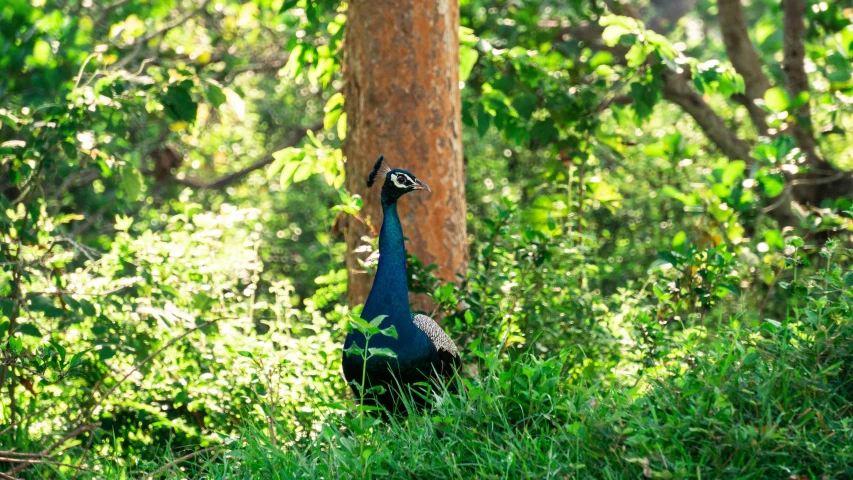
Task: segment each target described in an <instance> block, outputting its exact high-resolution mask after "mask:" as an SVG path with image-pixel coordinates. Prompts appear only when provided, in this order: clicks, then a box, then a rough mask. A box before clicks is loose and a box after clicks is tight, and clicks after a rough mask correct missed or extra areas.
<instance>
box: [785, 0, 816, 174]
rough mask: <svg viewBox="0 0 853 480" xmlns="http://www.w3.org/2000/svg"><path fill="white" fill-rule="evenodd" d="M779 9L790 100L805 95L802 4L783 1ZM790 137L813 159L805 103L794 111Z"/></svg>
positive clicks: (797, 0) (804, 32) (806, 89)
mask: <svg viewBox="0 0 853 480" xmlns="http://www.w3.org/2000/svg"><path fill="white" fill-rule="evenodd" d="M782 8H783V10H784V12H785V30H784V36H785V38H784V44H783V53H784V60H783V62H782V71H783V72H785V83H786V85H787V88H788V95H789V96H790V97H791V98H792V99H793V98H796V97H797V95H799V94H801V93H803V92H806V93H808V91H809V77H808V75H807V74H806V68H805V55H806V48H805V35H806V25H805V18H806V2H805V0H783V2H782ZM791 135H792V136H793V137H794V139H795V140H796V141H797V143H798V144H799V145H800V148H802V149H803V151H804V152H806V155H808V157H809V160H813V159H815V158H816V157H817V153H816V152H815V149H816V147H817V144H816V142H815V139H814V137H813V136H812V128H811V109H810V107H809V102H805V103H803V105H802V106H801V107H800V108H799V109H797V112H796V114H795V119H794V123H793V124H792V125H791Z"/></svg>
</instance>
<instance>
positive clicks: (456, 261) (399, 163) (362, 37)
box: [344, 0, 468, 309]
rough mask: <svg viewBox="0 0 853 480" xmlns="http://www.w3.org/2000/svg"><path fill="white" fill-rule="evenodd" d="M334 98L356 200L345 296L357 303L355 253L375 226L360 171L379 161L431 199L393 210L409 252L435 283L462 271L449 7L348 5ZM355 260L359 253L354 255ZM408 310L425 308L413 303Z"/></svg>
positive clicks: (374, 203) (363, 289)
mask: <svg viewBox="0 0 853 480" xmlns="http://www.w3.org/2000/svg"><path fill="white" fill-rule="evenodd" d="M347 12H348V13H347V37H346V38H347V40H346V42H345V43H344V50H345V57H344V61H345V70H344V83H345V87H344V96H345V98H346V106H345V110H346V113H347V140H346V143H345V144H344V153H345V154H346V157H347V163H346V173H347V184H346V185H347V189H348V190H349V191H350V193H352V194H357V195H360V196H361V197H362V198H363V201H364V206H363V207H362V210H361V217H362V218H363V219H364V221H365V222H366V224H365V223H363V222H360V221H355V220H354V219H352V218H350V219H349V221H347V226H346V239H347V248H348V249H349V251H350V252H351V254H350V255H348V256H347V272H348V283H347V285H348V292H349V293H348V298H349V301H350V304H351V305H358V304H361V303H363V302H364V300H365V299H366V298H367V293H368V292H369V291H370V285H371V282H372V280H371V278H372V275H367V274H366V273H367V272H366V270H365V268H364V266H363V262H364V260H365V258H366V255H365V254H364V253H358V252H359V251H360V249H359V247H361V246H362V245H364V243H365V242H364V239H363V237H365V236H374V237H375V235H376V233H377V232H378V228H379V225H380V224H381V222H382V213H381V209H380V205H379V201H378V198H379V192H378V191H379V188H374V189H373V190H368V189H367V187H366V186H365V183H364V181H365V178H366V175H367V173H369V172H370V170H371V168H372V167H373V163H374V162H375V161H376V158H377V157H378V156H379V155H385V158H386V159H387V161H388V162H389V164H390V165H392V166H394V167H395V168H404V169H407V170H411V171H412V172H413V173H415V175H417V176H418V178H420V179H422V180H423V181H424V182H426V183H427V184H428V185H429V186H430V188H431V189H432V193H426V194H423V195H411V196H409V197H407V198H406V201H404V202H401V206H400V207H401V208H400V217H401V220H402V223H403V224H404V225H408V226H409V227H408V232H406V235H407V236H408V238H409V242H408V245H409V250H408V251H409V253H412V254H414V255H415V256H416V257H417V258H418V259H419V260H420V261H421V262H423V263H424V264H426V265H432V264H434V265H438V267H439V268H438V270H437V273H438V275H439V276H440V277H441V278H444V279H445V280H449V281H455V280H456V276H457V275H461V274H463V273H464V272H465V265H466V263H467V258H468V256H467V248H468V247H467V235H466V229H465V223H466V213H465V212H466V211H465V176H464V168H463V164H462V132H461V128H462V124H461V105H460V96H459V40H458V33H457V32H458V25H459V6H458V4H457V1H456V0H442V1H439V2H434V3H433V2H420V1H417V0H411V1H408V2H403V3H400V2H397V1H387V2H375V1H355V2H352V3H351V4H350V5H349V6H348V10H347ZM361 251H362V252H363V249H361ZM419 303H420V305H418V308H421V309H426V308H429V307H428V304H427V303H424V302H423V299H422V300H421V301H420V302H419Z"/></svg>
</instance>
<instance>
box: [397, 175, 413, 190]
mask: <svg viewBox="0 0 853 480" xmlns="http://www.w3.org/2000/svg"><path fill="white" fill-rule="evenodd" d="M391 181H392V182H393V183H394V186H395V187H397V188H402V189H406V188H411V187H412V185H414V184H415V181H414V180H412V178H411V177H409V176H408V175H405V174H402V173H395V174H392V175H391Z"/></svg>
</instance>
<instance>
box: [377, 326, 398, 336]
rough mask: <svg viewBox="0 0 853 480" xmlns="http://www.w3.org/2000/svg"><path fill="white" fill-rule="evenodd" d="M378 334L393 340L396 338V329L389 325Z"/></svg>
mask: <svg viewBox="0 0 853 480" xmlns="http://www.w3.org/2000/svg"><path fill="white" fill-rule="evenodd" d="M379 333H381V334H382V335H385V336H386V337H391V338H394V339H397V338H398V336H397V328H396V327H395V326H394V325H391V326H390V327H388V328H384V329H382V330H380V331H379Z"/></svg>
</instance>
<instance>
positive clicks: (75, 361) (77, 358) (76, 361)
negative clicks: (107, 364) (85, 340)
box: [68, 348, 92, 368]
mask: <svg viewBox="0 0 853 480" xmlns="http://www.w3.org/2000/svg"><path fill="white" fill-rule="evenodd" d="M90 350H92V349H91V348H87V349H86V350H83V351H82V352H77V353H75V354H74V356H73V357H71V361H70V362H69V363H68V365H69V366H70V367H71V368H74V367H76V366H77V365H80V364H81V363H83V357H84V356H85V355H86V354H87V353H89V351H90Z"/></svg>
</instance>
